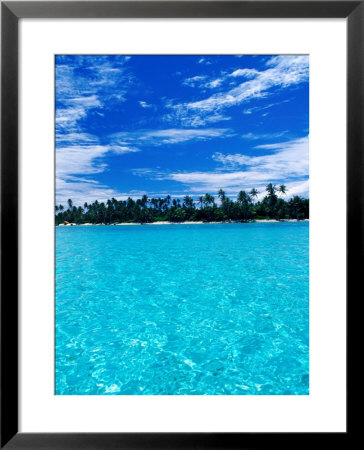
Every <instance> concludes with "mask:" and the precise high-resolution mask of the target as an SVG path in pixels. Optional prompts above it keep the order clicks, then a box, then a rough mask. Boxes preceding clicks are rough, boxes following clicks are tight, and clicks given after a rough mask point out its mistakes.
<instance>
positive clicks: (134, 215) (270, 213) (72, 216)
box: [55, 183, 309, 225]
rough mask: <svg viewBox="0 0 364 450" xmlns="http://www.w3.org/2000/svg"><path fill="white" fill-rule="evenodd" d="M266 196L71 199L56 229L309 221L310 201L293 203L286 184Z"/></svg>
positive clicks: (58, 217) (59, 208)
mask: <svg viewBox="0 0 364 450" xmlns="http://www.w3.org/2000/svg"><path fill="white" fill-rule="evenodd" d="M265 192H266V195H265V196H264V198H263V199H262V200H260V201H257V197H258V194H259V192H258V191H257V189H255V188H253V189H251V190H250V192H246V191H240V192H239V194H238V195H237V198H236V200H235V201H233V200H231V199H230V198H229V197H228V196H227V195H226V193H225V192H224V191H223V190H222V189H220V190H219V191H218V193H217V196H218V198H219V200H220V201H219V204H217V203H216V202H215V197H213V196H212V195H210V194H205V195H204V196H201V197H198V199H197V200H194V199H193V198H192V197H191V196H189V195H186V196H185V197H184V198H183V199H179V198H171V196H170V195H167V196H166V197H164V198H161V197H158V198H149V197H148V196H147V195H143V197H142V198H140V199H137V200H134V199H132V198H130V197H129V198H128V199H127V200H116V199H115V198H112V199H111V200H107V202H106V203H104V202H98V201H97V200H96V201H95V202H93V203H90V204H88V203H85V204H84V205H83V207H82V206H78V207H77V206H75V205H74V204H73V201H72V200H71V199H69V200H68V201H67V206H66V207H65V206H64V205H56V206H55V210H56V217H55V221H56V225H59V224H62V223H67V222H69V223H76V224H83V223H92V224H101V223H102V224H113V223H124V222H126V223H128V222H129V223H133V222H136V223H151V222H161V221H170V222H184V221H203V222H224V221H240V222H248V221H250V220H259V219H275V220H283V219H297V220H303V219H308V217H309V200H308V199H304V198H302V197H299V196H297V195H296V196H294V197H292V198H291V199H290V200H285V199H284V198H283V197H284V196H285V195H286V193H287V188H286V186H285V185H284V184H281V185H279V186H276V185H274V184H272V183H269V184H268V185H267V186H266V189H265Z"/></svg>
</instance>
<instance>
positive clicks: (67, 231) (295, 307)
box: [55, 223, 309, 395]
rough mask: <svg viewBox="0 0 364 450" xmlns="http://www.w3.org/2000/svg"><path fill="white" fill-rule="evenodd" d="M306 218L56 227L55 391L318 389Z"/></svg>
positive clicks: (128, 392) (191, 392)
mask: <svg viewBox="0 0 364 450" xmlns="http://www.w3.org/2000/svg"><path fill="white" fill-rule="evenodd" d="M308 240H309V225H308V223H273V224H269V223H257V224H253V223H252V224H216V225H215V224H209V225H159V226H155V225H151V226H109V227H105V226H90V227H57V228H56V361H55V364H56V394H61V395H62V394H66V395H67V394H68V395H69V394H78V395H82V394H89V395H95V394H96V395H100V394H101V395H102V394H109V395H110V394H117V395H118V394H119V395H148V394H159V395H160V394H162V395H163V394H169V395H171V394H172V395H176V394H177V395H178V394H189V395H194V394H195V395H202V394H212V395H214V394H224V395H265V394H268V395H272V394H308V382H309V376H308V370H309V364H308V359H309V347H308V344H309V327H308V313H309V278H308V276H309V267H308V259H309V258H308V255H309V254H308V250H309V248H308V247H309V246H308Z"/></svg>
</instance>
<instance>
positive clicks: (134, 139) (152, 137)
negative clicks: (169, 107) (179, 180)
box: [111, 128, 232, 146]
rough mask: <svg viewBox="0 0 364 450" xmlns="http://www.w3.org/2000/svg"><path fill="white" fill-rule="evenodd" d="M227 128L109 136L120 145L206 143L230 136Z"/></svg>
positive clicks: (134, 132) (142, 131)
mask: <svg viewBox="0 0 364 450" xmlns="http://www.w3.org/2000/svg"><path fill="white" fill-rule="evenodd" d="M231 134H232V133H231V130H229V129H227V128H204V129H194V128H193V129H180V128H170V129H165V130H137V131H130V132H127V131H125V132H120V133H115V134H113V135H112V136H111V139H112V140H113V142H115V143H118V144H120V145H126V144H134V143H135V144H136V145H139V146H160V145H166V144H179V143H181V142H187V141H207V140H210V139H215V138H223V137H228V136H231Z"/></svg>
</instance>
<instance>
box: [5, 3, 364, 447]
mask: <svg viewBox="0 0 364 450" xmlns="http://www.w3.org/2000/svg"><path fill="white" fill-rule="evenodd" d="M116 17H120V18H237V17H242V18H347V75H348V78H347V79H348V83H347V299H346V301H347V305H348V303H349V300H350V299H352V300H354V295H355V297H357V295H356V292H361V291H362V289H361V283H360V281H361V278H362V274H363V273H364V264H363V253H364V252H363V221H364V208H363V204H364V195H363V194H364V183H363V176H362V174H363V173H364V163H363V162H364V158H363V149H364V145H363V144H364V127H363V125H364V26H363V24H364V1H343V0H341V1H336V0H327V1H315V0H311V1H310V0H306V1H302V0H297V1H295V0H289V1H260V0H255V1H240V0H236V1H187V2H186V1H167V2H166V1H111V2H110V1H92V2H83V1H67V2H62V1H54V2H47V1H38V2H36V1H34V2H33V1H29V2H21V1H19V2H18V1H4V2H1V66H2V67H1V443H0V445H1V448H6V449H76V448H77V449H106V448H108V449H116V448H120V449H167V448H168V449H185V448H195V449H203V448H213V449H227V448H261V447H268V448H271V447H272V444H274V445H276V444H278V445H280V447H290V448H295V445H296V444H297V443H300V444H303V445H305V444H307V443H308V442H309V440H311V439H312V440H313V439H314V442H315V444H318V445H320V443H324V442H325V444H327V438H328V435H327V433H19V432H18V412H19V411H18V400H19V397H18V331H19V330H18V204H19V197H18V182H19V177H18V21H19V19H21V18H44V19H47V18H116ZM347 348H348V349H349V346H348V347H347ZM348 417H349V415H347V419H348ZM347 424H348V420H347ZM348 431H349V427H348V428H347V431H346V432H345V433H330V435H332V436H334V438H335V440H336V441H337V443H339V444H340V442H341V443H342V445H343V446H344V445H347V439H348V436H349V433H348Z"/></svg>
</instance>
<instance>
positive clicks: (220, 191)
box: [217, 189, 226, 203]
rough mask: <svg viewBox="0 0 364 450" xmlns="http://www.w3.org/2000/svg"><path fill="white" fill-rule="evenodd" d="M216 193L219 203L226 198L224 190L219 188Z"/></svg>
mask: <svg viewBox="0 0 364 450" xmlns="http://www.w3.org/2000/svg"><path fill="white" fill-rule="evenodd" d="M217 195H218V197H219V199H220V201H221V203H224V201H225V198H226V196H225V191H223V190H222V189H219V192H218V193H217Z"/></svg>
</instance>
